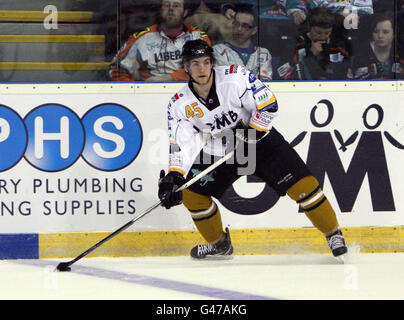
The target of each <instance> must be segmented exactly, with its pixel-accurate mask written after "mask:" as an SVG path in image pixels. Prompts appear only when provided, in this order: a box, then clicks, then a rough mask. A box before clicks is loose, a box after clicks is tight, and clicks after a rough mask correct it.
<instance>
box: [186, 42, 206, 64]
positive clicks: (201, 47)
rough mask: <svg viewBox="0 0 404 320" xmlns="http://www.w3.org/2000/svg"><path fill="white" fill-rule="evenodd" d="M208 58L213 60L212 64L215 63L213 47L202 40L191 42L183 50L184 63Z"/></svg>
mask: <svg viewBox="0 0 404 320" xmlns="http://www.w3.org/2000/svg"><path fill="white" fill-rule="evenodd" d="M206 56H207V57H210V58H211V60H212V63H213V62H214V58H213V49H212V47H211V46H210V45H209V44H208V43H207V42H206V41H203V40H202V39H196V40H189V41H187V42H186V43H185V44H184V46H183V48H182V60H183V62H186V61H189V60H191V59H194V58H199V57H206Z"/></svg>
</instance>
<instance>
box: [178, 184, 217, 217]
mask: <svg viewBox="0 0 404 320" xmlns="http://www.w3.org/2000/svg"><path fill="white" fill-rule="evenodd" d="M182 194H183V195H182V203H183V204H184V205H185V207H186V208H187V209H188V211H189V212H190V213H191V217H192V219H193V220H194V221H198V220H201V219H207V218H209V217H210V216H213V215H215V214H216V213H217V210H218V208H217V205H216V203H215V202H214V201H213V200H212V198H211V197H210V196H205V195H202V194H199V193H195V192H193V191H190V190H188V189H185V190H184V191H183V192H182Z"/></svg>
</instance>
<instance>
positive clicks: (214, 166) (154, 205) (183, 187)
mask: <svg viewBox="0 0 404 320" xmlns="http://www.w3.org/2000/svg"><path fill="white" fill-rule="evenodd" d="M233 153H234V150H233V151H231V152H229V153H228V154H226V155H225V156H223V157H222V158H221V159H220V160H218V161H216V162H215V163H213V164H212V165H210V166H209V167H207V168H206V169H205V170H203V171H202V172H200V173H199V174H197V175H196V176H195V177H193V178H192V179H190V180H189V181H187V182H186V183H185V184H183V185H182V186H181V187H180V188H178V189H177V192H178V191H182V190H184V189H186V188H188V187H190V186H191V185H192V184H194V183H195V182H196V181H198V180H199V179H201V178H202V177H204V176H205V175H207V174H208V173H209V172H211V171H212V170H214V169H216V168H217V167H218V166H220V165H221V164H222V163H224V162H226V161H227V160H228V159H230V158H231V157H232V156H233ZM160 205H161V201H158V202H156V203H155V204H153V205H152V206H151V207H150V208H148V209H146V210H145V211H144V212H143V213H141V214H140V215H138V216H137V217H135V218H134V219H132V220H130V221H129V222H128V223H126V224H125V225H123V226H122V227H120V228H119V229H117V230H116V231H114V232H113V233H111V234H110V235H108V236H107V237H105V238H104V239H102V240H101V241H99V242H97V243H96V244H95V245H93V246H92V247H91V248H89V249H87V250H86V251H84V252H83V253H82V254H80V255H79V256H77V257H76V258H74V259H73V260H71V261H69V262H65V263H64V264H65V265H66V266H71V265H72V264H73V263H75V262H77V261H78V260H80V259H81V258H84V257H85V256H86V255H88V254H89V253H90V252H92V251H94V250H95V249H97V248H98V247H99V246H101V245H102V244H104V243H105V242H107V241H108V240H110V239H111V238H113V237H115V236H116V235H118V234H119V233H121V232H122V231H124V230H126V229H127V228H129V227H130V226H131V225H132V224H134V223H135V222H136V221H138V220H139V219H141V218H142V217H144V216H145V215H146V214H148V213H149V212H151V211H153V210H154V209H155V208H157V207H158V206H160Z"/></svg>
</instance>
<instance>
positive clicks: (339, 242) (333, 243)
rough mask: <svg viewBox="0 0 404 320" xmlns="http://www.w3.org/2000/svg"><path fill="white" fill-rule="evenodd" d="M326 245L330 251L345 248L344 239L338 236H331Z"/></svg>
mask: <svg viewBox="0 0 404 320" xmlns="http://www.w3.org/2000/svg"><path fill="white" fill-rule="evenodd" d="M328 245H329V246H330V248H331V249H335V248H339V247H343V246H345V243H344V237H343V236H341V235H339V234H337V235H335V236H332V237H330V238H329V239H328Z"/></svg>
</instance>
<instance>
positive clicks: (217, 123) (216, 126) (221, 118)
mask: <svg viewBox="0 0 404 320" xmlns="http://www.w3.org/2000/svg"><path fill="white" fill-rule="evenodd" d="M214 118H215V120H214V121H213V122H211V123H206V125H208V126H209V127H210V130H211V131H215V130H220V129H222V128H225V127H229V126H231V125H233V124H234V123H235V122H237V119H238V114H237V113H236V112H234V111H231V110H230V111H229V112H228V113H226V112H222V114H221V115H217V114H216V115H215V116H214Z"/></svg>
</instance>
